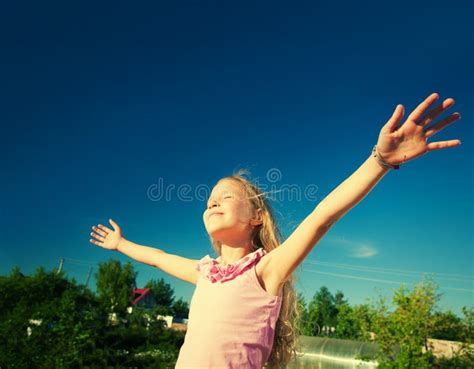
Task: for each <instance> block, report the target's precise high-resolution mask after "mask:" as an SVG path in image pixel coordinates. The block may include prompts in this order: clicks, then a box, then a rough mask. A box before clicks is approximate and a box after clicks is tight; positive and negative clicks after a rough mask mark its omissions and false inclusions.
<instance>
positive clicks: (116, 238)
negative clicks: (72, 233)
mask: <svg viewBox="0 0 474 369" xmlns="http://www.w3.org/2000/svg"><path fill="white" fill-rule="evenodd" d="M109 222H110V224H111V225H112V227H113V230H111V229H109V228H107V227H106V226H103V225H102V224H99V225H98V226H92V229H93V230H94V231H95V232H96V233H94V232H91V236H92V237H94V238H95V239H92V238H91V239H90V240H89V241H90V242H91V243H92V244H94V245H97V246H100V247H103V248H104V249H108V250H117V247H118V244H119V242H120V240H121V238H122V230H121V229H120V227H119V226H118V224H117V223H115V222H114V221H113V220H112V219H109Z"/></svg>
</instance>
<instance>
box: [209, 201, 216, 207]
mask: <svg viewBox="0 0 474 369" xmlns="http://www.w3.org/2000/svg"><path fill="white" fill-rule="evenodd" d="M214 205H217V201H216V200H213V201H212V202H211V206H210V208H211V209H212V208H213V207H214Z"/></svg>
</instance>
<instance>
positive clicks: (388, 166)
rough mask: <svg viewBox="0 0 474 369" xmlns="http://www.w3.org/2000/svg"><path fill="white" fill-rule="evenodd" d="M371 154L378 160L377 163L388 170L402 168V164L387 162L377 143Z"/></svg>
mask: <svg viewBox="0 0 474 369" xmlns="http://www.w3.org/2000/svg"><path fill="white" fill-rule="evenodd" d="M371 156H372V157H373V158H374V159H375V160H376V161H377V163H379V165H380V166H381V167H382V168H384V169H386V170H390V169H400V165H395V164H390V163H387V161H385V159H384V158H383V157H382V155H381V154H380V152H379V150H378V147H377V145H374V147H373V148H372V154H371Z"/></svg>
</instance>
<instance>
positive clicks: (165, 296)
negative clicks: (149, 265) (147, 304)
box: [145, 278, 174, 315]
mask: <svg viewBox="0 0 474 369" xmlns="http://www.w3.org/2000/svg"><path fill="white" fill-rule="evenodd" d="M145 287H146V288H150V289H151V294H152V295H153V297H154V298H155V300H156V303H157V305H158V307H157V309H155V310H156V312H157V313H158V314H161V315H173V308H172V305H173V302H174V290H173V288H172V287H171V285H170V284H168V283H166V282H165V280H164V279H163V278H160V279H159V280H154V279H152V280H150V281H148V282H147V284H146V285H145Z"/></svg>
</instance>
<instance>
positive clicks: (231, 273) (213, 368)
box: [175, 248, 282, 369]
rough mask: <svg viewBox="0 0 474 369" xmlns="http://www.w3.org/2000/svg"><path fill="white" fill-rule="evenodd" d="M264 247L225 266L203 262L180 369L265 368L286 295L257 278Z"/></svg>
mask: <svg viewBox="0 0 474 369" xmlns="http://www.w3.org/2000/svg"><path fill="white" fill-rule="evenodd" d="M265 254H266V251H265V250H264V249H263V248H259V249H258V250H256V251H254V252H252V253H250V254H247V255H246V256H244V257H243V258H241V259H240V260H238V261H236V262H234V263H232V264H228V265H226V266H221V265H218V262H219V261H220V257H218V258H217V259H212V258H211V257H209V255H206V256H205V257H203V258H202V259H201V260H199V263H198V266H197V270H198V271H199V272H200V273H199V278H198V281H197V284H196V289H195V291H194V294H193V297H192V299H191V304H190V310H189V320H188V328H187V332H186V336H185V338H184V343H183V345H182V346H181V349H180V352H179V356H178V360H177V362H176V366H175V369H197V368H200V369H202V368H209V369H244V368H245V369H261V368H262V367H263V365H264V364H265V363H266V361H267V360H268V358H269V356H270V352H271V350H272V347H273V340H274V336H275V325H276V321H277V320H278V316H279V314H280V308H281V303H282V295H281V292H280V295H278V296H273V295H270V294H269V293H268V292H267V291H265V290H264V289H263V287H262V286H261V285H260V283H259V282H258V279H257V274H256V270H255V266H256V265H257V263H258V261H259V260H260V259H261V258H262V257H263V256H264V255H265Z"/></svg>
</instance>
